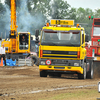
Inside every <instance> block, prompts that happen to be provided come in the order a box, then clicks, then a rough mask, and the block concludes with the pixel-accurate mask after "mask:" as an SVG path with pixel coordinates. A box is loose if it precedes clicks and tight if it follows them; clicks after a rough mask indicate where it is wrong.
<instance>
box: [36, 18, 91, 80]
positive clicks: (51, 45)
mask: <svg viewBox="0 0 100 100" xmlns="http://www.w3.org/2000/svg"><path fill="white" fill-rule="evenodd" d="M36 34H37V35H38V34H39V33H38V31H36ZM85 42H88V36H87V35H86V34H85V30H84V28H83V27H81V26H80V25H79V24H77V25H76V26H74V20H57V19H54V20H51V25H49V23H47V24H46V26H44V27H43V28H42V31H41V39H40V47H39V58H40V64H39V70H40V77H47V75H49V76H58V77H61V74H77V75H78V78H79V79H86V78H90V79H92V78H93V57H90V58H89V57H87V55H86V54H87V52H86V49H85Z"/></svg>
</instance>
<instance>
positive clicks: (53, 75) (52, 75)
mask: <svg viewBox="0 0 100 100" xmlns="http://www.w3.org/2000/svg"><path fill="white" fill-rule="evenodd" d="M49 76H50V77H61V74H60V73H56V74H49Z"/></svg>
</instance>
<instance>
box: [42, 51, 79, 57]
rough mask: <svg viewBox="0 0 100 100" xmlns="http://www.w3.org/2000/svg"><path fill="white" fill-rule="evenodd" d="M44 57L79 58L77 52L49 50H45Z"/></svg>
mask: <svg viewBox="0 0 100 100" xmlns="http://www.w3.org/2000/svg"><path fill="white" fill-rule="evenodd" d="M43 57H53V58H55V57H56V58H57V57H58V58H77V51H49V50H43Z"/></svg>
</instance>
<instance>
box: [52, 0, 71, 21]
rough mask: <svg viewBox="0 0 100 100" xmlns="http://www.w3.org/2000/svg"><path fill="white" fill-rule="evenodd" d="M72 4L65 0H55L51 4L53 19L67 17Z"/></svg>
mask: <svg viewBox="0 0 100 100" xmlns="http://www.w3.org/2000/svg"><path fill="white" fill-rule="evenodd" d="M69 7H70V5H69V4H68V3H67V1H64V0H53V3H52V4H51V13H50V15H51V18H53V19H66V18H68V12H69V9H68V8H69Z"/></svg>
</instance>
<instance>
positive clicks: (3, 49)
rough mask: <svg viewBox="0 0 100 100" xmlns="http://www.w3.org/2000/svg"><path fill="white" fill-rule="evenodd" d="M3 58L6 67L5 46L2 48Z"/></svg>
mask: <svg viewBox="0 0 100 100" xmlns="http://www.w3.org/2000/svg"><path fill="white" fill-rule="evenodd" d="M1 58H3V60H4V63H5V66H6V53H5V47H4V44H3V45H2V47H1Z"/></svg>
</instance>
